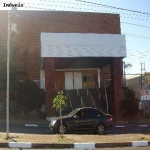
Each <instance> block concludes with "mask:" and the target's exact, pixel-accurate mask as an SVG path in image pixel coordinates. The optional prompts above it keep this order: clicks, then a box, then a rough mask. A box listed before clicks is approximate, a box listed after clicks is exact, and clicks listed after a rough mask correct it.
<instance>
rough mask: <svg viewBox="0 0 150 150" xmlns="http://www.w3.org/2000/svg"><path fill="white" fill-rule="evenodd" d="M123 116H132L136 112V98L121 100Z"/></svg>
mask: <svg viewBox="0 0 150 150" xmlns="http://www.w3.org/2000/svg"><path fill="white" fill-rule="evenodd" d="M122 107H123V111H124V115H125V116H132V115H135V114H136V113H137V112H138V110H139V109H138V100H137V99H136V98H126V99H124V100H123V102H122Z"/></svg>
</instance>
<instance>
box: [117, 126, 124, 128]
mask: <svg viewBox="0 0 150 150" xmlns="http://www.w3.org/2000/svg"><path fill="white" fill-rule="evenodd" d="M116 127H117V128H124V127H125V126H116Z"/></svg>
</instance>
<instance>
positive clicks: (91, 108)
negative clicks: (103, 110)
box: [78, 107, 99, 110]
mask: <svg viewBox="0 0 150 150" xmlns="http://www.w3.org/2000/svg"><path fill="white" fill-rule="evenodd" d="M78 109H79V110H81V109H97V110H99V109H98V108H93V107H81V108H78Z"/></svg>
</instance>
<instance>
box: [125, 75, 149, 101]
mask: <svg viewBox="0 0 150 150" xmlns="http://www.w3.org/2000/svg"><path fill="white" fill-rule="evenodd" d="M142 76H143V77H142V78H141V75H136V76H132V77H129V78H128V79H127V86H128V87H129V88H132V89H133V90H134V91H135V92H136V98H138V99H141V90H150V72H146V73H145V74H144V75H142Z"/></svg>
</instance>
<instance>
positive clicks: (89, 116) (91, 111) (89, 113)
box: [86, 109, 96, 118]
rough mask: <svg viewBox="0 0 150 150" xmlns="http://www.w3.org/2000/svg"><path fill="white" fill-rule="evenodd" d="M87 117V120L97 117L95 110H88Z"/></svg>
mask: <svg viewBox="0 0 150 150" xmlns="http://www.w3.org/2000/svg"><path fill="white" fill-rule="evenodd" d="M86 117H87V118H93V117H96V114H95V110H94V109H87V114H86Z"/></svg>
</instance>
